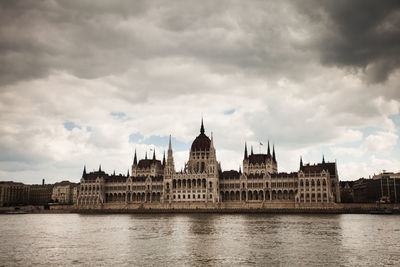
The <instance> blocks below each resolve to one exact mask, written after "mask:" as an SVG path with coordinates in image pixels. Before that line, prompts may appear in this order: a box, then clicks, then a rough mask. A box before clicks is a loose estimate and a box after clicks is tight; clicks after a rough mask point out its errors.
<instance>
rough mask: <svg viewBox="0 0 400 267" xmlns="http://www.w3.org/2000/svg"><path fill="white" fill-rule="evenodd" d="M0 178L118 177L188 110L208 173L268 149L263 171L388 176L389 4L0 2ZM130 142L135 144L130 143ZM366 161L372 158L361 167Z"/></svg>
mask: <svg viewBox="0 0 400 267" xmlns="http://www.w3.org/2000/svg"><path fill="white" fill-rule="evenodd" d="M0 14H1V16H0V150H1V151H2V153H1V155H0V179H2V180H20V181H25V182H28V183H34V182H39V181H40V179H41V178H48V180H50V181H58V180H60V179H62V178H68V179H70V180H74V181H77V180H78V179H79V176H80V172H81V169H82V166H83V164H87V165H88V166H89V169H93V168H97V166H98V164H100V163H101V164H102V166H103V168H104V169H106V170H107V171H113V169H114V168H115V169H116V170H117V172H123V173H125V172H126V170H127V169H128V168H129V165H130V164H131V160H132V155H133V150H134V148H136V149H137V150H138V152H139V154H140V155H142V156H143V155H144V153H145V151H146V150H147V151H149V149H150V147H155V148H156V152H157V156H158V157H161V156H162V151H163V149H165V148H166V146H167V143H165V144H163V143H162V140H166V138H167V136H169V134H172V135H173V136H174V143H175V144H176V163H177V165H178V166H177V169H179V168H180V167H181V166H183V164H184V161H186V160H187V158H188V149H189V147H190V143H191V141H192V140H193V139H194V137H195V136H196V135H197V134H198V128H199V122H200V118H201V116H202V115H203V116H204V118H205V123H206V130H207V132H208V133H210V131H213V133H214V139H215V145H216V148H217V156H218V159H219V160H220V161H221V162H222V166H223V168H224V169H231V168H235V169H237V168H238V167H239V164H240V163H241V160H242V154H243V144H244V141H247V142H248V143H249V144H253V145H254V149H255V151H258V150H260V151H261V150H265V149H266V148H265V147H259V146H258V144H259V142H260V141H261V142H263V143H266V142H267V140H268V139H269V140H271V142H274V143H275V144H276V149H277V156H278V164H279V167H280V168H279V169H280V170H283V171H293V170H296V169H297V166H298V159H299V157H300V155H303V158H304V159H305V160H309V161H319V160H320V158H321V157H322V154H325V155H326V158H328V159H330V160H334V159H337V161H338V167H339V172H340V173H339V174H340V175H341V177H342V178H343V179H356V178H359V177H361V176H368V175H370V174H373V172H378V171H380V170H381V169H382V166H380V165H379V164H375V163H376V162H381V163H382V164H381V165H385V168H386V169H390V170H393V171H398V170H399V169H400V167H398V160H399V158H398V157H399V155H400V149H399V145H398V129H399V119H398V118H399V108H400V90H399V86H398V85H399V84H400V71H399V58H400V57H399V54H400V51H399V49H400V48H399V47H400V40H399V36H400V34H399V31H400V8H399V4H398V1H385V2H383V3H380V2H379V3H378V2H376V1H351V2H348V1H334V2H332V1H307V2H302V3H299V2H297V1H279V2H275V1H252V2H243V1H219V2H218V3H216V2H215V1H205V3H204V4H202V5H199V4H198V3H197V2H195V1H173V2H169V3H168V4H167V3H165V2H163V1H135V2H132V1H114V2H113V3H110V2H108V1H96V2H93V1H67V2H65V1H39V2H38V1H2V2H1V3H0ZM134 134H137V136H141V139H140V140H139V139H134V138H133V139H132V136H133V135H134ZM372 163H374V164H372Z"/></svg>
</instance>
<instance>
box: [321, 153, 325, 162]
mask: <svg viewBox="0 0 400 267" xmlns="http://www.w3.org/2000/svg"><path fill="white" fill-rule="evenodd" d="M322 164H325V156H324V154H322Z"/></svg>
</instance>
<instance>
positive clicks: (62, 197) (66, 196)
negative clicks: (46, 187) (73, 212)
mask: <svg viewBox="0 0 400 267" xmlns="http://www.w3.org/2000/svg"><path fill="white" fill-rule="evenodd" d="M77 186H78V184H75V183H71V182H69V181H62V182H59V183H55V184H54V186H53V193H52V195H51V199H52V200H53V201H54V202H55V203H59V204H73V203H74V189H75V187H77ZM75 201H76V196H75Z"/></svg>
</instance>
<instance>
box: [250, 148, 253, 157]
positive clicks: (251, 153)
mask: <svg viewBox="0 0 400 267" xmlns="http://www.w3.org/2000/svg"><path fill="white" fill-rule="evenodd" d="M250 155H253V146H251V152H250Z"/></svg>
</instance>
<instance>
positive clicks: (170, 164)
mask: <svg viewBox="0 0 400 267" xmlns="http://www.w3.org/2000/svg"><path fill="white" fill-rule="evenodd" d="M166 166H167V168H166V169H165V171H166V173H167V174H169V175H171V174H172V173H173V172H174V171H175V167H174V156H173V152H172V137H171V135H169V143H168V155H167V162H166Z"/></svg>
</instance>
